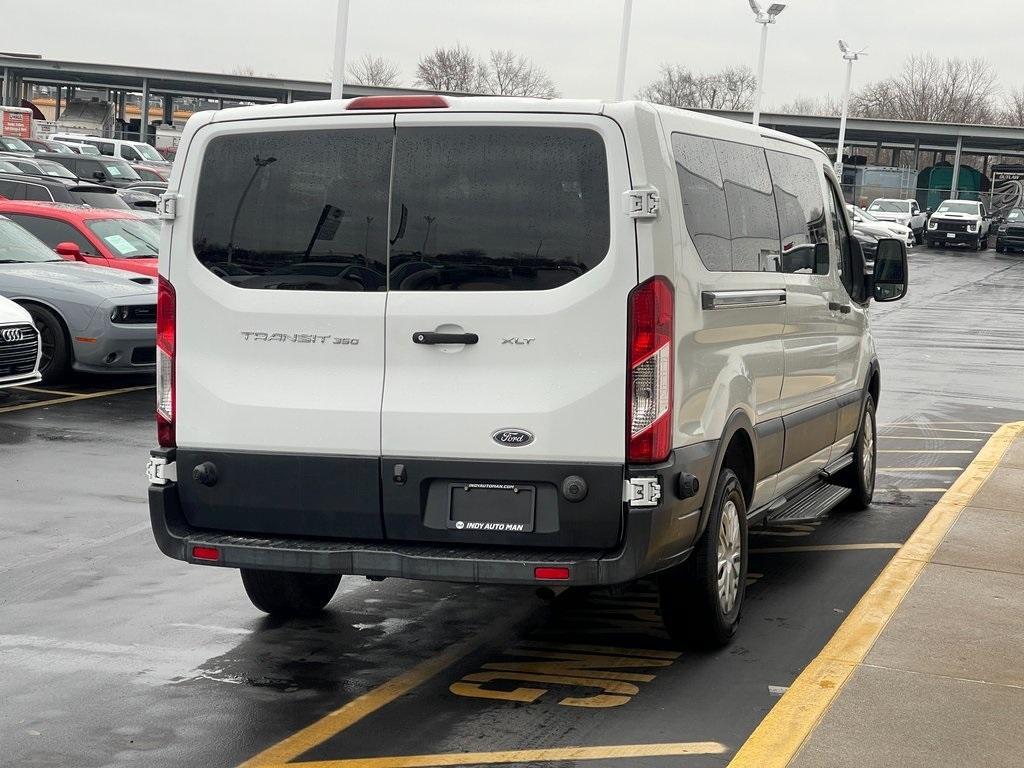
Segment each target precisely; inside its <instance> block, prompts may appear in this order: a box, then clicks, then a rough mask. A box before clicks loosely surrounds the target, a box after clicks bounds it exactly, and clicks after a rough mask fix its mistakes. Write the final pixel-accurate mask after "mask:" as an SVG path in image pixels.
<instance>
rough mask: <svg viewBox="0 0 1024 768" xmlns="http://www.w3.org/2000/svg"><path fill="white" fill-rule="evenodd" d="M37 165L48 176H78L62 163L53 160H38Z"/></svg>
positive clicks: (65, 177)
mask: <svg viewBox="0 0 1024 768" xmlns="http://www.w3.org/2000/svg"><path fill="white" fill-rule="evenodd" d="M36 165H38V166H39V170H41V171H42V172H43V173H45V174H46V175H47V176H60V177H61V178H62V179H74V178H77V177H76V176H75V174H73V173H72V172H71V171H69V170H68V169H67V168H65V167H64V166H63V165H61V164H60V163H55V162H53V160H36Z"/></svg>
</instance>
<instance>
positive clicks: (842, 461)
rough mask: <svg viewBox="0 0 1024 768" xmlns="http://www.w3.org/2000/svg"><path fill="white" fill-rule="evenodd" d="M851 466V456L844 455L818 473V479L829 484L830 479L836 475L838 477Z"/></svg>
mask: <svg viewBox="0 0 1024 768" xmlns="http://www.w3.org/2000/svg"><path fill="white" fill-rule="evenodd" d="M851 464H853V454H852V453H847V454H844V455H842V456H840V457H839V458H838V459H836V460H835V461H833V462H832V463H831V464H829V465H828V466H827V467H825V468H824V469H823V470H821V472H819V473H818V477H820V478H821V479H822V480H824V481H825V482H826V483H829V482H831V481H832V478H834V477H835V476H836V475H838V474H839V473H840V472H842V471H843V470H844V469H846V468H847V467H848V466H850V465H851Z"/></svg>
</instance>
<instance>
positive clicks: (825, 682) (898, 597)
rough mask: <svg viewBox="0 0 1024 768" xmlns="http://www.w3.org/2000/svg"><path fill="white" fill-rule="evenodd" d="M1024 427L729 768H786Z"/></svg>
mask: <svg viewBox="0 0 1024 768" xmlns="http://www.w3.org/2000/svg"><path fill="white" fill-rule="evenodd" d="M1021 434H1024V422H1015V423H1013V424H1006V425H1004V426H1003V427H1001V428H1000V429H999V430H998V431H997V432H996V433H995V434H994V435H993V436H992V438H991V439H990V440H989V441H988V442H987V443H986V444H985V446H984V447H983V448H982V449H981V451H980V452H979V453H978V455H977V457H976V458H975V459H974V461H972V462H971V465H970V466H969V467H968V468H967V470H966V471H965V472H964V473H963V474H962V475H960V477H959V478H957V480H956V482H955V483H954V484H953V485H952V487H950V488H949V490H947V491H946V492H945V494H944V495H943V497H942V498H941V499H940V500H939V501H938V503H937V504H936V505H935V506H934V507H932V509H931V511H930V512H929V513H928V514H927V515H926V516H925V518H924V520H923V521H922V522H921V524H920V525H919V526H918V527H917V529H916V530H915V531H914V533H913V534H912V535H911V536H910V538H909V539H908V540H907V543H906V544H904V545H903V546H902V547H901V548H900V550H899V551H898V552H897V553H896V554H895V555H894V556H893V558H892V560H890V561H889V564H888V565H886V567H885V568H884V569H882V572H881V573H880V574H879V576H878V578H877V579H876V580H875V582H874V584H872V585H871V587H870V588H869V589H868V591H867V592H865V593H864V596H863V597H862V598H861V599H860V601H859V602H858V603H857V605H856V606H855V607H854V609H853V610H852V611H851V612H850V614H849V615H848V616H847V618H846V620H845V621H844V622H843V623H842V624H841V625H840V627H839V629H838V630H837V631H836V633H835V634H834V635H833V636H832V639H831V640H829V642H828V643H827V644H826V645H825V647H824V648H823V649H822V650H821V653H819V654H818V655H817V657H815V658H814V659H813V660H812V661H811V663H810V664H808V665H807V667H806V668H805V669H804V671H803V672H801V673H800V675H799V677H797V679H796V680H795V681H794V682H793V684H792V685H791V686H790V687H789V690H788V691H786V693H785V694H784V695H783V697H782V698H781V699H779V701H778V703H777V704H776V705H775V706H774V707H773V708H772V710H771V711H770V712H769V713H768V715H767V716H766V717H765V719H764V720H762V721H761V724H760V725H759V726H758V727H757V728H756V729H755V730H754V732H753V733H752V734H751V735H750V738H748V739H747V741H746V743H745V744H744V745H743V746H742V747H741V748H740V750H739V751H738V752H737V753H736V755H735V756H734V757H733V759H732V761H731V762H730V763H729V768H782V767H783V766H787V765H789V763H790V761H791V760H792V759H793V758H794V757H795V756H796V754H797V752H798V751H799V750H800V747H801V746H802V745H803V743H804V740H805V739H806V738H807V736H808V735H809V734H810V733H811V731H812V730H813V729H814V727H815V726H816V725H817V724H818V722H819V721H820V720H821V718H822V717H823V716H824V714H825V712H826V711H828V709H829V707H831V706H832V702H833V701H834V700H835V698H836V696H837V695H838V694H839V692H840V691H841V690H842V688H843V686H844V685H845V684H846V681H847V680H848V679H849V678H850V676H851V675H852V674H853V671H854V669H856V667H857V666H858V665H859V664H860V663H861V662H863V660H864V658H865V657H866V656H867V654H868V652H869V651H870V650H871V647H872V646H873V645H874V643H875V641H876V640H877V639H878V636H879V635H880V634H881V632H882V630H883V629H884V627H885V625H886V624H887V623H888V621H889V619H890V618H891V617H892V616H893V614H894V613H895V612H896V609H897V608H898V607H899V605H900V603H901V602H902V601H903V598H904V597H905V596H906V595H907V593H908V592H909V591H910V589H911V587H913V585H914V582H916V581H917V578H918V576H919V575H920V574H921V572H922V570H924V567H925V565H926V564H927V563H928V562H929V561H930V560H931V557H932V555H933V554H934V552H935V550H936V549H938V546H939V544H940V543H941V542H942V540H943V539H944V538H945V536H946V534H947V533H948V531H949V529H950V528H952V527H953V524H954V523H955V522H956V520H957V518H958V517H959V516H960V513H961V511H963V509H964V507H966V506H967V505H968V504H970V502H971V500H972V499H973V498H974V495H975V494H976V493H977V492H978V490H979V489H980V488H981V486H982V485H983V484H984V483H985V481H986V480H988V478H989V476H990V475H991V474H992V472H993V470H994V469H995V468H996V466H997V465H998V464H999V461H1000V460H1001V459H1002V457H1003V454H1004V453H1005V452H1006V449H1007V448H1008V447H1009V446H1010V444H1011V443H1012V442H1013V441H1014V440H1016V439H1017V437H1018V436H1020V435H1021Z"/></svg>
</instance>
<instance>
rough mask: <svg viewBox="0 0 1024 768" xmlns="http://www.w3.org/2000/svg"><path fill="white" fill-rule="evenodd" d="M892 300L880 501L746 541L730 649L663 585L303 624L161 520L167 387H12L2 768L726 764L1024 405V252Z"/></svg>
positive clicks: (978, 262)
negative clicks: (662, 591)
mask: <svg viewBox="0 0 1024 768" xmlns="http://www.w3.org/2000/svg"><path fill="white" fill-rule="evenodd" d="M910 259H911V279H912V283H911V289H910V293H909V295H908V297H907V299H906V300H905V301H903V302H899V303H896V304H889V305H874V306H873V308H872V310H871V315H872V320H871V322H872V327H873V330H874V333H875V336H876V340H877V342H878V345H879V354H880V358H881V361H882V366H883V368H882V375H883V384H882V398H881V404H880V408H879V414H878V416H879V429H880V448H879V460H878V466H879V477H878V490H877V491H876V496H875V503H874V504H873V506H872V507H871V508H870V509H869V510H868V511H866V512H863V513H859V514H834V515H832V516H831V517H830V518H828V519H826V520H825V521H823V522H821V523H819V524H815V525H807V526H790V527H783V528H772V529H764V530H756V531H754V532H752V543H751V546H752V548H753V551H752V557H751V562H750V572H751V573H750V585H749V589H748V592H747V603H746V608H745V614H744V618H743V623H742V625H741V628H740V632H739V634H738V635H737V637H736V640H735V642H734V643H733V645H732V646H730V647H729V648H727V649H725V650H722V651H720V652H717V653H713V654H707V655H695V654H689V653H687V654H681V653H679V652H678V651H676V650H673V649H672V647H671V646H670V644H669V643H668V641H667V639H666V637H665V635H664V633H663V631H662V629H661V626H660V622H659V619H658V616H657V613H656V609H657V605H656V599H655V596H654V594H653V593H652V591H651V588H650V585H649V584H646V583H640V584H637V585H634V586H633V587H631V588H629V589H627V590H623V591H616V592H609V591H597V592H589V593H573V592H569V593H565V594H563V595H562V596H560V597H559V598H558V599H557V600H555V601H554V602H549V603H545V602H542V601H540V600H538V599H537V598H536V597H535V595H534V594H533V592H532V591H531V590H528V589H511V588H500V587H472V586H461V585H448V584H431V583H413V582H405V581H400V580H388V581H385V582H370V581H367V580H363V579H360V578H356V577H347V578H345V579H343V580H342V585H341V588H340V589H339V592H338V595H337V597H336V598H335V599H334V601H333V603H332V604H331V606H330V610H329V612H328V613H326V614H324V615H323V616H322V617H321V618H318V619H316V620H305V621H295V622H290V623H287V624H281V623H277V622H275V621H272V620H270V619H267V618H265V617H263V616H262V614H260V613H258V612H257V611H256V610H255V609H254V608H252V607H251V605H250V604H249V602H248V600H247V599H246V597H245V594H244V592H243V590H242V587H241V584H240V581H239V579H238V575H237V574H236V573H235V572H234V571H229V570H218V569H213V568H200V567H191V566H187V565H185V564H183V563H180V562H177V561H172V560H168V559H166V558H164V557H163V556H162V555H161V554H160V553H159V552H158V551H157V549H156V546H155V544H154V543H153V540H152V535H151V533H150V531H149V520H148V511H147V507H146V501H145V479H144V467H145V461H146V456H147V451H148V449H149V448H150V447H151V445H152V443H153V432H154V428H153V418H152V400H153V392H152V387H151V385H150V382H148V381H146V380H144V379H143V380H139V379H106V378H104V379H96V378H89V379H85V378H83V379H78V380H76V381H74V382H72V383H71V384H70V385H69V386H67V387H58V388H50V387H43V386H39V387H28V388H21V389H17V390H13V391H11V392H8V393H4V394H0V466H2V467H3V468H4V473H3V477H4V480H3V481H2V485H3V493H2V502H0V503H2V505H3V512H4V514H3V522H2V526H3V530H4V536H2V537H0V744H2V745H3V757H2V758H0V764H4V765H8V764H9V765H12V766H76V768H93V767H96V768H99V767H101V766H146V768H159V767H161V766H191V765H197V766H198V765H202V766H233V765H241V764H244V765H246V766H271V765H284V764H287V763H295V764H304V765H306V766H307V768H308V767H309V766H311V765H315V766H320V767H323V768H326V767H327V766H334V767H335V768H342V767H347V768H398V767H399V766H436V765H485V764H495V763H503V764H512V765H544V766H570V765H577V764H587V763H588V762H589V761H591V760H593V759H598V758H601V759H603V762H601V763H600V764H601V765H612V766H622V767H623V768H625V767H626V766H630V767H632V766H666V765H676V766H678V765H682V766H691V765H692V766H713V765H717V766H720V765H724V764H726V763H727V762H728V761H729V758H730V756H731V755H732V754H733V753H734V752H735V750H736V749H737V748H738V747H739V746H740V745H741V744H742V743H743V741H744V739H745V738H746V737H747V735H748V734H749V733H750V732H751V731H752V730H753V729H754V728H755V727H756V726H757V724H758V723H759V722H760V721H761V719H762V718H763V717H764V715H765V713H766V712H767V711H768V710H769V709H770V708H771V706H772V704H773V703H774V702H775V701H776V700H777V698H778V697H779V696H780V695H781V694H782V692H783V691H784V690H785V689H786V687H787V686H788V685H789V684H790V683H791V682H792V680H793V679H794V678H795V676H796V675H797V674H798V673H799V671H800V670H801V669H802V668H803V667H804V666H805V665H806V664H807V662H808V661H809V660H810V659H812V658H813V657H814V656H815V655H816V654H817V653H818V651H819V650H820V649H821V647H822V646H823V645H824V644H825V642H826V641H827V640H828V638H829V637H830V636H831V634H832V633H833V632H834V631H835V629H836V627H837V626H838V625H839V624H840V622H841V621H842V620H843V618H844V616H845V615H846V613H847V612H848V611H849V610H850V608H851V607H852V606H853V605H854V604H855V603H856V602H857V600H858V598H859V597H860V596H861V594H863V592H864V591H865V590H866V589H867V587H868V586H869V585H870V584H871V582H872V581H873V580H874V578H875V576H876V575H877V574H878V572H879V571H880V570H881V569H882V567H883V566H884V565H885V564H886V562H887V561H888V560H889V559H890V558H891V557H892V554H893V552H894V551H895V550H896V549H897V548H898V547H899V546H900V545H901V544H902V542H903V541H905V540H906V538H907V537H908V536H909V534H910V533H911V532H912V531H913V530H914V528H915V527H916V525H917V524H918V523H919V522H920V520H921V519H922V517H923V516H924V515H925V514H926V513H927V511H928V509H929V508H930V506H931V505H932V503H934V501H935V500H936V499H938V498H939V496H940V495H941V494H942V493H943V492H944V491H945V490H946V489H947V488H948V487H949V486H950V484H951V483H952V482H953V480H954V479H955V478H956V477H957V476H958V474H959V473H960V472H961V471H962V469H963V468H965V467H966V466H967V465H968V463H969V462H970V461H971V459H972V457H973V456H974V455H975V454H976V453H977V451H978V450H979V449H980V448H981V447H982V446H983V445H984V444H985V441H986V440H987V439H988V437H989V435H991V434H992V433H993V432H994V431H995V430H996V429H997V428H998V426H999V425H1000V424H1002V423H1004V422H1007V421H1011V420H1018V419H1021V418H1022V417H1024V406H1022V405H1021V401H1020V382H1021V381H1022V375H1024V344H1022V342H1021V339H1024V256H1010V255H1007V256H1004V255H997V254H995V253H994V252H993V251H988V252H985V253H982V254H977V253H972V252H968V251H963V252H959V251H958V252H948V251H929V250H924V249H915V250H914V252H912V254H911V257H910Z"/></svg>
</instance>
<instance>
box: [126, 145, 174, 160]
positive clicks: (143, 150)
mask: <svg viewBox="0 0 1024 768" xmlns="http://www.w3.org/2000/svg"><path fill="white" fill-rule="evenodd" d="M132 147H134V148H135V151H136V152H138V153H139V154H140V155H142V156H143V157H144V158H146V159H147V160H156V161H157V162H158V163H165V162H167V161H166V160H164V158H163V155H161V154H160V153H159V152H157V151H156V150H155V149H153V148H152V147H151V146H149V144H132Z"/></svg>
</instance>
